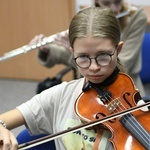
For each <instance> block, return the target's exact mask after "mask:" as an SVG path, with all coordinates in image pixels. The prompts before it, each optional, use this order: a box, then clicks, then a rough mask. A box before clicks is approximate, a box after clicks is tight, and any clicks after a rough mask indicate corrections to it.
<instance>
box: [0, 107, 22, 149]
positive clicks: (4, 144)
mask: <svg viewBox="0 0 150 150" xmlns="http://www.w3.org/2000/svg"><path fill="white" fill-rule="evenodd" d="M0 120H2V121H3V122H4V123H5V124H6V126H7V128H4V127H3V126H2V125H1V124H0V148H3V150H6V149H7V150H8V149H10V148H12V150H15V149H17V146H18V142H17V140H16V138H15V136H14V135H13V133H11V132H10V131H9V130H11V129H13V128H16V127H19V126H21V125H23V124H25V120H24V118H23V116H22V114H21V113H20V111H19V110H18V109H14V110H11V111H8V112H6V113H4V114H2V115H0Z"/></svg>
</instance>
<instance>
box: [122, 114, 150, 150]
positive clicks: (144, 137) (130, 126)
mask: <svg viewBox="0 0 150 150" xmlns="http://www.w3.org/2000/svg"><path fill="white" fill-rule="evenodd" d="M119 121H120V123H121V124H122V125H123V126H124V127H125V128H126V129H127V130H128V131H129V132H130V133H131V134H132V135H133V137H134V138H136V139H137V140H138V141H139V142H140V143H141V144H142V145H143V146H144V147H145V148H146V149H149V148H150V143H149V142H150V141H149V140H150V135H149V133H148V132H147V131H146V130H145V129H144V128H143V126H142V125H141V124H140V123H139V122H138V121H137V120H136V118H135V117H134V116H133V115H132V114H130V113H129V114H127V115H124V116H122V117H121V119H120V120H119Z"/></svg>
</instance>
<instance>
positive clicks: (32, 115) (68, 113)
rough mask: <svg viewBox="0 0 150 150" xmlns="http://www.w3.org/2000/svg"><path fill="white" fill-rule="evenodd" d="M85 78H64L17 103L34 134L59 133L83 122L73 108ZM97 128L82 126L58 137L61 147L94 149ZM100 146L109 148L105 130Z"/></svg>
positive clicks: (60, 148) (77, 149)
mask: <svg viewBox="0 0 150 150" xmlns="http://www.w3.org/2000/svg"><path fill="white" fill-rule="evenodd" d="M83 85H84V78H80V79H78V80H73V81H71V82H63V83H61V84H59V85H57V86H54V87H52V88H49V89H47V90H45V91H43V92H42V93H41V94H38V95H36V96H34V97H33V98H32V99H31V100H29V101H27V102H26V103H24V104H22V105H20V106H18V107H17V108H18V109H19V110H20V112H21V113H22V114H23V116H24V118H25V120H26V126H27V128H28V129H29V131H30V133H31V134H33V135H37V134H41V133H50V134H54V133H58V132H60V131H63V130H66V129H68V128H71V127H74V126H77V125H80V124H81V121H80V120H79V118H78V117H77V115H76V114H75V112H74V104H75V101H76V99H77V98H78V96H79V94H80V93H81V92H82V88H83ZM95 138H96V133H95V132H94V130H86V129H82V130H81V131H77V132H73V133H69V134H67V135H65V136H63V137H61V138H57V139H55V145H56V148H57V149H58V150H65V149H67V150H81V149H82V148H84V149H86V150H91V149H92V147H93V144H94V142H95ZM102 139H103V140H102V142H103V143H100V144H99V145H101V146H102V147H103V148H102V147H101V150H103V149H104V150H105V149H107V150H108V149H109V148H108V145H109V146H110V144H109V142H108V140H107V139H108V134H107V132H104V133H103V136H102ZM110 149H111V146H110Z"/></svg>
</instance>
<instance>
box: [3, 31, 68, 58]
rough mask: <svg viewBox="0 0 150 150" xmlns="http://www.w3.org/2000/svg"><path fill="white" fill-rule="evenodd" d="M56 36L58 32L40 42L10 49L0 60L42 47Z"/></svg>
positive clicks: (63, 32)
mask: <svg viewBox="0 0 150 150" xmlns="http://www.w3.org/2000/svg"><path fill="white" fill-rule="evenodd" d="M66 31H67V30H66ZM66 31H62V32H60V33H59V34H62V35H63V34H65V33H66ZM56 36H57V34H53V35H51V36H49V37H45V38H43V40H42V41H41V42H38V43H35V44H29V45H24V46H22V47H20V48H17V49H15V50H12V51H10V52H8V53H5V54H4V55H3V56H2V57H0V61H4V60H7V59H9V58H12V57H15V56H17V55H20V54H25V53H27V52H28V51H31V50H35V49H36V48H39V47H41V46H43V45H46V44H49V43H52V42H53V40H54V38H55V37H56Z"/></svg>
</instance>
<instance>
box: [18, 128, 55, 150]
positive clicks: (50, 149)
mask: <svg viewBox="0 0 150 150" xmlns="http://www.w3.org/2000/svg"><path fill="white" fill-rule="evenodd" d="M44 136H46V135H45V134H41V135H36V136H31V135H30V134H29V132H28V130H27V129H24V130H22V131H21V132H20V133H19V135H18V136H17V141H18V143H19V145H20V144H23V143H27V142H30V141H32V140H36V139H39V138H42V137H44ZM28 150H56V148H55V143H54V140H52V141H50V142H47V143H44V144H41V145H38V146H35V147H32V148H29V149H28Z"/></svg>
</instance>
